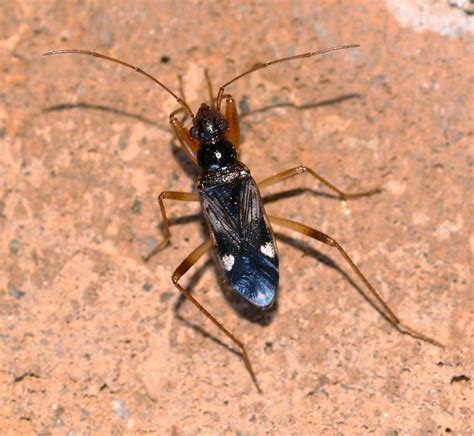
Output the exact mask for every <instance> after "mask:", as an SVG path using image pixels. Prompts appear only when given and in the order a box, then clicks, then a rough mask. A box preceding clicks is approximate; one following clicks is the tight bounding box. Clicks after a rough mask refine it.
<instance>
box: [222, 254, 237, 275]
mask: <svg viewBox="0 0 474 436" xmlns="http://www.w3.org/2000/svg"><path fill="white" fill-rule="evenodd" d="M234 262H235V257H234V256H232V254H224V256H222V263H223V264H224V269H225V270H226V271H230V270H231V269H232V267H233V266H234Z"/></svg>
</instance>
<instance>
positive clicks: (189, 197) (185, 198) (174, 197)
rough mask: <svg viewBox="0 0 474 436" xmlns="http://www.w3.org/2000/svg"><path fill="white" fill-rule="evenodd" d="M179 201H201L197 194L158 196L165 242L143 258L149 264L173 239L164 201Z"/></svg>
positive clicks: (176, 193) (168, 192)
mask: <svg viewBox="0 0 474 436" xmlns="http://www.w3.org/2000/svg"><path fill="white" fill-rule="evenodd" d="M165 198H166V199H169V200H178V201H199V194H198V193H197V192H176V191H163V192H162V193H161V194H160V195H159V196H158V203H159V204H160V210H161V216H162V218H163V233H164V238H163V240H162V241H161V242H160V243H159V244H158V245H157V246H156V247H155V248H154V249H153V250H152V251H151V252H150V253H148V254H147V255H146V256H143V260H144V261H145V262H148V261H149V260H150V259H151V258H152V257H153V256H154V255H155V254H156V253H158V252H159V251H161V250H162V249H163V248H165V246H166V245H167V244H168V242H169V240H170V238H171V231H170V223H169V220H168V215H167V214H166V208H165V204H164V202H163V200H164V199H165Z"/></svg>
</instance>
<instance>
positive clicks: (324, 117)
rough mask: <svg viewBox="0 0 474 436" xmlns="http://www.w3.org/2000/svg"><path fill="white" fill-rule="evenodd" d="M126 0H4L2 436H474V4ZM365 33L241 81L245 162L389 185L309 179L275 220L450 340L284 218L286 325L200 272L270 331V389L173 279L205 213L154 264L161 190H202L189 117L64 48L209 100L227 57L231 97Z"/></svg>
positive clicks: (195, 281)
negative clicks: (178, 132) (190, 145)
mask: <svg viewBox="0 0 474 436" xmlns="http://www.w3.org/2000/svg"><path fill="white" fill-rule="evenodd" d="M114 3H115V4H112V2H108V1H94V2H92V1H84V2H80V1H78V2H62V1H46V2H30V1H9V2H2V3H1V6H0V8H1V11H0V13H1V15H0V19H1V21H0V32H1V35H0V37H1V40H0V47H1V51H0V56H1V69H2V76H1V79H2V86H1V94H0V133H1V139H0V232H1V241H0V340H1V342H0V343H1V345H0V392H1V395H0V430H1V433H3V434H5V433H8V432H10V433H11V434H13V433H23V434H30V433H35V432H36V433H41V434H48V433H52V434H70V435H73V434H97V433H99V432H102V433H104V434H109V433H114V434H120V433H141V432H148V433H155V434H173V435H182V434H183V435H184V434H197V433H201V434H210V433H219V434H226V435H233V434H245V435H246V434H273V433H279V434H302V433H312V434H335V433H340V434H367V433H375V434H385V435H405V434H423V435H425V434H437V435H439V434H444V433H451V434H470V431H471V430H470V428H472V426H473V424H474V423H473V415H472V410H471V409H472V405H473V404H474V401H473V400H474V398H473V390H472V378H473V376H474V368H473V361H474V356H473V342H474V323H473V320H474V319H473V309H474V307H473V306H474V305H473V289H472V269H471V268H472V257H471V256H472V251H471V250H472V249H473V248H474V236H473V234H472V223H473V220H472V216H473V215H472V214H473V197H472V185H473V178H472V163H473V125H474V122H473V121H474V120H473V113H474V111H473V103H474V101H473V100H474V96H473V94H474V92H473V48H474V46H473V44H472V41H473V33H474V27H473V22H474V18H473V16H472V15H469V14H468V13H467V12H469V8H470V7H471V6H470V5H469V4H468V2H462V1H458V2H448V0H440V1H432V2H423V1H418V2H413V1H411V0H405V1H392V0H387V1H385V2H383V1H369V0H367V1H356V2H354V1H349V0H344V1H336V0H334V1H330V0H325V1H323V2H310V1H286V2H285V1H279V2H257V1H255V2H254V1H252V2H236V1H235V2H233V1H231V2H228V1H217V2H197V1H195V2H191V1H189V2H184V1H183V2H181V3H177V4H175V5H173V3H174V2H171V1H169V2H122V3H121V2H114ZM428 3H430V5H431V6H427V4H428ZM450 3H451V4H452V5H451V6H450V5H449V4H450ZM463 6H464V8H465V9H463ZM354 42H355V43H359V44H361V46H362V47H361V48H360V49H359V50H351V51H345V52H339V53H334V54H331V55H328V56H325V57H321V58H318V59H311V60H304V61H300V62H294V63H290V64H282V65H279V66H275V67H272V68H270V69H267V70H266V71H262V72H260V73H256V74H255V75H253V76H249V77H248V78H245V79H243V80H241V81H240V82H238V83H236V84H235V85H232V87H231V88H230V89H229V91H231V92H232V93H233V94H234V95H235V96H236V99H237V101H238V102H239V108H240V111H241V113H242V115H243V117H242V135H243V145H242V153H241V158H242V160H243V161H244V162H246V163H248V164H249V166H250V167H251V169H252V171H253V174H254V176H255V177H256V179H257V180H260V179H262V178H264V177H267V176H269V175H272V174H274V173H276V172H278V171H281V170H283V169H286V168H289V167H291V166H294V165H297V164H300V163H304V164H306V165H308V166H310V167H312V168H314V169H316V170H317V171H319V172H320V173H321V174H322V175H324V176H325V177H327V178H328V179H329V180H331V181H333V182H334V183H335V184H336V185H337V186H339V187H342V188H347V189H349V190H358V189H364V188H372V187H375V186H381V187H382V188H383V193H382V194H380V195H377V196H374V197H371V198H365V199H360V200H357V201H351V202H349V203H348V204H347V205H344V204H342V203H341V202H340V201H338V200H335V199H331V198H327V197H325V196H324V195H321V193H322V192H324V189H322V187H321V186H320V185H318V184H317V183H316V182H315V181H314V180H311V179H310V178H309V177H308V176H301V177H300V178H296V179H294V180H292V181H288V182H285V183H283V184H281V186H275V187H272V188H270V189H269V190H268V194H270V197H269V198H268V200H269V202H268V211H269V212H270V213H272V214H279V215H282V216H286V217H289V218H292V219H296V220H301V221H303V222H305V223H307V224H309V225H313V226H315V227H317V228H319V229H321V230H323V231H325V232H327V233H329V234H331V235H333V236H335V237H337V238H338V239H339V240H340V242H341V243H342V244H343V245H344V246H345V247H346V249H347V251H348V252H349V253H350V254H351V255H352V256H353V258H354V260H355V261H356V262H357V263H358V264H359V265H360V267H361V268H362V270H363V271H364V272H365V273H366V275H367V277H368V278H369V279H370V280H371V281H372V283H373V284H374V286H375V287H376V288H377V289H378V290H379V291H380V293H381V294H382V295H383V296H384V297H385V298H386V300H387V301H388V302H389V304H390V306H391V307H392V308H393V309H394V310H395V311H396V313H397V314H399V315H400V317H401V318H402V319H403V320H405V321H406V322H407V323H408V324H410V325H412V326H413V327H415V328H417V329H420V330H422V331H423V332H425V333H427V334H429V335H432V336H434V337H436V338H437V339H439V340H441V341H443V342H445V343H446V344H447V345H448V346H447V348H446V349H445V350H441V349H438V348H436V347H434V346H432V345H429V344H426V343H422V342H420V341H419V340H415V339H412V338H410V337H408V336H404V335H402V334H400V333H398V332H397V331H396V330H394V329H393V328H392V327H391V326H390V325H389V324H388V323H387V322H386V321H385V320H384V319H383V318H382V317H381V316H380V314H379V313H378V312H377V311H376V310H374V308H373V307H372V306H371V305H370V304H369V303H367V302H366V301H365V300H364V298H363V297H362V296H361V294H360V293H359V292H358V290H357V289H358V287H360V284H359V282H358V280H357V278H356V277H355V276H354V274H353V273H352V272H351V271H350V269H349V268H348V266H347V265H346V264H345V263H344V261H343V259H341V258H340V256H339V255H338V253H337V252H334V251H332V250H331V249H330V248H327V247H324V246H321V245H320V244H318V243H315V242H312V241H308V240H305V239H304V238H303V237H300V236H298V235H295V234H291V233H290V232H288V231H285V230H281V229H278V230H277V232H278V235H279V237H280V241H281V242H280V245H279V249H280V255H281V287H280V295H279V301H278V307H277V310H275V311H274V312H272V313H271V314H270V315H268V316H267V317H264V318H260V319H257V320H255V319H247V318H249V317H244V316H242V315H240V314H239V313H238V312H237V311H236V310H235V309H234V307H233V305H232V304H231V302H229V301H228V300H227V299H226V298H225V296H224V295H223V291H222V287H221V286H220V285H219V281H218V278H217V276H216V272H215V270H214V267H213V264H212V262H211V261H210V260H208V261H207V262H206V261H201V263H200V264H199V267H198V268H197V269H196V271H197V272H191V274H190V277H189V280H188V281H187V280H186V279H185V280H184V282H183V283H188V284H189V285H190V286H191V287H192V290H193V292H195V295H196V296H197V297H198V298H199V299H200V300H201V301H202V302H203V303H204V304H205V305H206V307H208V308H209V310H210V311H211V312H212V313H213V314H214V315H215V316H216V317H217V318H218V319H219V320H221V321H222V322H223V323H224V324H225V325H226V326H228V327H229V328H230V329H231V330H232V331H234V332H235V333H236V334H237V335H238V337H240V338H241V339H242V340H243V341H244V342H245V343H246V344H247V345H248V348H249V352H250V355H251V358H252V361H253V363H254V365H255V369H256V371H257V374H258V377H259V380H260V383H261V385H262V388H263V390H264V394H263V395H259V394H258V393H257V392H256V390H255V388H254V386H253V384H252V382H251V379H250V377H249V375H248V373H247V372H246V370H245V367H244V365H243V363H242V362H241V360H240V359H239V357H238V356H237V355H235V354H234V353H232V352H230V351H229V350H228V348H227V347H228V346H231V344H230V343H229V342H228V341H227V339H226V338H225V337H223V336H222V335H221V334H220V333H219V332H218V331H216V329H215V327H214V326H213V325H212V324H211V323H210V322H209V321H207V320H206V319H205V318H204V317H203V316H202V315H201V314H200V313H199V312H198V311H197V310H196V308H195V307H193V306H192V305H191V304H189V303H184V304H181V305H179V304H178V306H179V310H177V303H178V302H179V301H180V300H179V296H178V292H177V290H176V289H174V287H173V286H172V283H171V281H170V275H171V273H172V272H173V270H174V268H175V267H176V265H177V264H178V263H179V262H180V261H181V260H182V259H183V258H184V256H185V255H186V254H187V253H188V252H189V251H190V250H191V249H192V248H194V247H195V246H197V245H198V244H199V243H200V241H202V240H203V238H204V234H203V233H204V232H203V228H202V223H201V221H200V219H199V205H198V204H172V203H169V211H170V214H171V216H172V217H174V218H175V219H174V221H173V222H174V224H175V226H174V227H173V245H172V247H170V248H168V249H167V250H166V251H164V252H162V253H160V254H159V255H157V256H156V257H155V258H154V259H153V260H152V261H150V263H149V264H144V263H143V262H142V260H141V255H143V254H145V253H147V252H148V250H149V249H150V247H152V246H153V245H154V244H155V243H156V242H157V241H159V240H160V238H161V231H160V227H159V223H160V217H159V211H158V209H157V203H156V196H157V194H158V193H159V192H160V191H161V190H164V189H171V190H192V189H194V188H193V187H194V177H195V175H196V172H195V170H194V169H193V168H192V166H191V165H190V164H189V163H188V162H187V161H186V160H185V158H184V156H183V153H182V152H181V151H179V150H178V149H177V148H176V146H175V145H174V144H173V138H172V135H171V132H170V130H169V128H168V125H167V116H168V114H169V113H170V112H171V111H172V110H173V109H174V108H175V107H176V102H174V101H173V99H172V98H171V97H170V96H169V95H167V94H166V93H165V92H163V91H162V90H160V89H159V88H158V87H157V86H155V85H154V84H153V83H152V82H151V81H148V80H146V79H145V78H142V77H140V76H139V75H138V74H135V73H133V72H132V71H129V70H126V69H124V68H122V67H120V66H118V65H114V64H109V63H107V62H105V61H99V60H95V59H92V58H86V57H62V58H59V57H58V58H43V57H41V56H40V55H41V53H43V52H45V51H47V50H50V49H54V48H65V47H75V48H87V49H93V50H97V51H101V52H104V53H108V54H111V55H114V56H117V57H120V58H121V59H124V60H128V61H129V62H132V63H136V64H139V65H140V66H142V67H143V68H144V69H146V70H147V71H150V72H152V73H154V74H156V75H157V76H158V77H159V78H160V79H161V80H162V81H163V82H164V83H166V84H167V85H168V86H169V87H171V88H172V89H174V90H177V89H178V80H177V76H178V75H181V76H182V78H183V85H184V89H185V94H186V98H187V100H188V102H189V103H190V105H191V106H192V107H193V108H197V106H198V105H199V104H200V102H201V101H202V100H204V99H205V98H207V90H206V86H205V79H204V69H205V68H208V69H209V71H210V73H211V76H212V78H213V83H214V86H215V87H217V86H218V85H219V84H221V83H222V82H223V81H225V80H228V79H229V78H231V77H233V75H235V74H238V73H240V72H242V71H243V70H244V69H245V68H248V67H250V66H252V65H254V64H255V63H257V62H263V61H267V60H271V59H273V58H276V57H282V56H288V55H292V54H296V53H299V52H304V51H308V50H315V49H319V48H322V47H327V46H331V45H336V44H340V43H354ZM299 188H304V189H303V190H302V191H298V190H297V189H299ZM295 190H296V191H295ZM280 191H284V192H286V194H285V195H282V196H278V195H273V194H275V193H277V192H280ZM296 194H298V195H296ZM177 217H184V218H181V219H178V218H177ZM256 321H259V322H256Z"/></svg>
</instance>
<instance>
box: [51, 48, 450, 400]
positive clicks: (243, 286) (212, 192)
mask: <svg viewBox="0 0 474 436" xmlns="http://www.w3.org/2000/svg"><path fill="white" fill-rule="evenodd" d="M355 47H358V45H357V44H349V45H341V46H336V47H330V48H325V49H322V50H318V51H315V52H309V53H304V54H299V55H295V56H289V57H285V58H281V59H277V60H273V61H271V62H266V63H262V64H257V65H256V66H254V67H252V68H250V69H248V70H246V71H245V72H243V73H241V74H239V75H238V76H236V77H234V78H233V79H232V80H229V81H228V82H226V83H225V84H224V85H222V86H221V87H220V88H219V92H218V94H217V98H214V97H213V96H212V91H211V101H210V102H209V104H207V103H202V104H201V106H200V108H199V109H198V111H197V113H196V114H194V112H193V111H192V110H191V108H190V107H189V105H188V104H187V103H186V101H185V100H184V98H182V97H179V96H178V95H177V94H175V93H174V92H173V91H171V89H169V88H168V87H167V86H165V85H164V84H163V83H162V82H161V81H159V80H158V79H156V78H155V77H153V76H152V75H151V74H149V73H147V72H146V71H144V70H142V69H141V68H139V67H136V66H133V65H131V64H129V63H127V62H124V61H122V60H119V59H116V58H113V57H110V56H107V55H104V54H100V53H96V52H91V51H86V50H77V49H63V50H54V51H50V52H48V53H45V54H44V55H45V56H51V55H65V54H81V55H90V56H94V57H98V58H102V59H105V60H108V61H111V62H115V63H118V64H120V65H123V66H125V67H128V68H131V69H133V70H135V71H136V72H138V73H140V74H142V75H144V76H146V77H148V78H149V79H151V80H153V81H154V82H155V83H156V84H158V85H159V86H160V87H161V88H163V89H164V90H165V91H167V92H168V93H169V94H171V95H172V96H173V97H174V98H175V99H176V101H177V102H178V104H179V105H180V108H179V109H177V110H175V111H174V112H172V113H171V114H170V125H171V127H172V129H173V131H174V133H175V135H176V137H177V139H178V141H179V143H180V145H181V146H182V148H183V150H184V152H185V153H186V155H187V156H188V157H189V158H190V159H191V161H192V162H194V163H195V164H196V165H197V166H198V167H199V169H200V171H201V172H200V175H199V177H198V179H197V192H176V191H164V192H162V193H161V194H160V195H159V197H158V202H159V206H160V210H161V214H162V218H163V232H164V238H163V240H162V242H161V243H160V244H158V245H157V246H156V248H155V249H154V250H153V251H152V252H151V253H150V254H149V255H147V256H146V257H145V258H144V259H145V261H148V260H149V259H150V258H151V257H152V256H153V255H155V254H156V253H157V252H159V251H160V250H162V249H163V248H165V246H166V245H168V243H169V242H170V238H171V231H170V224H169V220H168V216H167V213H166V208H165V204H164V200H165V199H167V200H176V201H185V202H200V203H201V206H202V213H203V215H204V218H205V221H206V223H207V227H208V229H209V233H210V238H209V239H208V240H207V241H205V242H203V243H202V244H201V245H199V246H198V247H197V248H195V249H194V250H193V251H192V252H191V253H190V254H189V255H188V256H187V257H186V258H185V259H184V261H183V262H181V264H180V265H179V266H178V267H177V268H176V270H175V271H174V273H173V274H172V282H173V284H174V285H175V286H176V287H177V288H178V289H179V291H180V292H181V293H182V294H183V295H184V296H185V297H186V298H187V299H188V300H190V301H191V302H192V303H193V304H194V305H195V306H196V307H197V308H198V309H199V310H200V311H201V312H202V313H203V314H204V315H206V316H207V317H208V318H209V319H210V320H211V321H212V322H213V323H214V324H215V325H216V326H217V327H218V328H219V329H220V330H221V331H222V332H223V333H224V334H225V335H227V336H228V337H229V339H231V340H232V341H233V342H234V344H235V345H236V346H237V347H238V348H239V350H240V353H241V356H242V358H243V360H244V362H245V365H246V367H247V370H248V372H249V374H250V376H251V378H252V380H253V382H254V384H255V386H256V388H257V389H258V391H261V390H260V387H259V384H258V381H257V377H256V375H255V371H254V369H253V367H252V364H251V361H250V359H249V356H248V354H247V350H246V348H245V346H244V344H243V343H242V342H241V341H240V340H239V339H238V338H237V337H236V336H235V335H234V334H233V333H232V332H231V331H230V330H229V329H227V327H225V326H224V325H223V324H222V323H220V322H219V321H218V320H217V319H216V318H215V317H214V316H213V315H212V314H211V313H210V312H209V311H208V310H207V309H206V308H205V307H204V306H203V305H202V304H201V303H200V302H199V301H198V300H197V299H196V298H195V297H194V296H193V295H192V294H191V293H190V292H189V291H188V290H187V289H186V288H184V287H183V286H182V285H181V284H180V283H179V280H180V279H181V277H182V276H183V275H184V274H185V273H186V272H187V271H188V270H189V269H190V268H191V267H192V266H193V265H194V264H195V263H196V262H197V261H198V260H199V259H200V258H201V257H202V256H203V255H204V254H205V253H206V252H207V251H208V250H210V249H211V248H212V247H213V248H214V250H215V253H216V255H217V259H218V263H219V265H220V268H221V270H222V271H223V273H224V275H225V277H226V279H227V281H228V283H229V284H230V285H231V287H232V288H233V289H234V291H235V292H237V293H238V294H239V295H240V296H241V297H243V298H244V299H245V300H247V301H248V302H249V303H250V304H251V305H253V306H255V307H256V308H258V309H261V310H265V309H268V308H269V307H270V306H271V305H272V304H273V303H274V301H275V299H276V295H277V289H278V280H279V260H278V249H277V245H276V241H275V237H274V234H273V230H272V225H278V226H282V227H286V228H287V229H290V230H293V231H296V232H298V233H301V234H303V235H305V236H308V237H310V238H313V239H315V240H317V241H319V242H322V243H323V244H326V245H329V246H331V247H334V248H335V249H336V250H337V251H338V252H339V253H340V254H341V255H342V257H343V258H344V260H345V261H346V262H347V263H348V264H349V265H350V267H351V268H352V270H353V271H354V272H355V274H356V275H357V276H358V277H359V279H360V280H361V281H362V282H363V283H364V285H365V288H366V289H367V290H368V292H369V293H370V295H371V296H372V297H373V298H374V299H375V301H376V302H377V303H378V307H379V309H380V310H381V311H382V313H383V314H384V316H385V318H386V319H387V320H388V321H389V322H390V323H391V324H392V325H393V326H394V327H395V328H396V329H397V330H399V331H400V332H401V333H404V334H408V335H411V336H413V337H415V338H418V339H421V340H423V341H426V342H429V343H431V344H433V345H436V346H439V347H443V345H442V344H441V343H439V342H438V341H436V340H435V339H432V338H430V337H428V336H426V335H424V334H422V333H419V332H417V331H416V330H413V329H412V328H410V327H409V326H407V325H405V324H404V323H402V322H401V321H400V319H399V318H398V317H397V316H396V315H395V313H394V312H393V311H392V310H391V309H390V307H389V306H388V305H387V303H385V301H384V300H383V299H382V297H381V296H380V295H379V294H378V293H377V291H376V290H375V289H374V288H373V286H372V285H371V284H370V282H369V281H368V280H367V278H366V277H365V276H364V275H363V274H362V272H361V271H360V269H359V268H358V267H357V266H356V265H355V263H354V262H353V261H352V259H351V257H349V255H348V254H347V252H346V251H345V250H344V248H343V247H342V246H341V245H340V244H339V243H338V242H337V241H336V240H335V239H334V238H332V237H331V236H328V235H326V234H324V233H322V232H320V231H319V230H316V229H314V228H312V227H309V226H307V225H305V224H302V223H299V222H296V221H293V220H290V219H287V218H282V217H276V216H269V215H267V214H266V212H265V209H264V207H263V202H262V198H261V196H260V190H263V189H265V188H267V187H269V186H271V185H275V184H277V183H279V182H282V181H283V180H286V179H289V178H291V177H295V176H298V175H300V174H309V175H310V176H312V177H313V178H314V179H316V180H317V181H318V182H320V183H322V184H323V185H325V186H326V187H327V188H329V189H330V190H331V191H333V192H335V193H336V194H337V196H338V197H339V198H340V199H342V200H348V199H354V198H359V197H363V196H370V195H372V194H375V193H378V192H380V190H378V189H374V190H370V191H365V192H358V193H346V192H345V191H342V190H340V189H339V188H337V187H336V186H335V185H333V184H332V183H331V182H329V181H328V180H326V179H325V178H324V177H322V176H321V175H319V174H318V173H316V172H315V171H314V170H312V169H311V168H309V167H307V166H303V165H300V166H297V167H293V168H290V169H288V170H286V171H283V172H281V173H279V174H276V175H274V176H272V177H269V178H267V179H264V180H263V181H261V182H259V183H256V182H255V180H254V179H253V177H252V176H251V173H250V170H249V169H248V167H247V166H245V165H244V164H243V163H242V162H240V161H239V159H238V152H239V147H240V130H239V119H238V114H237V108H236V102H235V100H234V98H233V97H232V95H231V94H226V93H225V89H226V88H227V87H228V86H229V85H231V84H232V83H234V82H236V81H237V80H239V79H241V78H242V77H244V76H247V75H248V74H251V73H254V72H255V71H258V70H261V69H263V68H267V67H269V66H270V65H274V64H277V63H282V62H288V61H294V60H298V59H302V58H309V57H312V56H319V55H322V54H324V53H329V52H333V51H337V50H342V49H350V48H355ZM224 100H225V111H224V112H223V111H221V106H222V103H223V101H224ZM182 111H184V112H187V114H189V116H190V117H191V120H192V127H191V128H190V129H187V128H186V127H185V125H184V122H182V121H180V120H179V119H178V118H177V116H176V115H177V114H178V113H179V112H182Z"/></svg>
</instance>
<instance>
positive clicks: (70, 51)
mask: <svg viewBox="0 0 474 436" xmlns="http://www.w3.org/2000/svg"><path fill="white" fill-rule="evenodd" d="M64 54H82V55H88V56H93V57H96V58H101V59H105V60H107V61H111V62H115V63H116V64H120V65H123V66H125V67H128V68H131V69H132V70H134V71H136V72H137V73H140V74H143V75H144V76H146V77H148V78H149V79H151V80H153V82H155V83H157V84H158V85H160V86H161V87H162V88H163V89H164V90H165V91H167V92H168V93H169V94H171V95H172V96H173V97H174V98H175V99H176V101H177V102H178V103H179V104H180V105H181V106H183V107H184V109H186V111H187V112H188V113H189V115H191V118H192V119H193V120H194V114H193V111H192V110H191V108H190V107H189V106H188V104H187V103H186V102H185V101H184V100H183V99H182V98H180V97H178V96H177V95H176V94H175V93H174V92H173V91H171V89H169V88H168V87H167V86H166V85H164V84H163V83H161V82H160V81H159V80H158V79H156V78H155V77H153V76H152V75H151V74H149V73H147V72H146V71H144V70H142V69H141V68H140V67H136V66H135V65H131V64H129V63H127V62H124V61H121V60H120V59H116V58H112V57H110V56H107V55H104V54H101V53H97V52H94V51H88V50H77V49H69V48H66V49H60V50H53V51H49V52H47V53H44V54H43V56H56V55H64Z"/></svg>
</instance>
